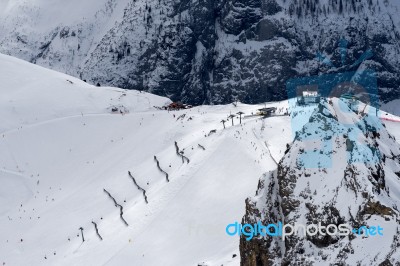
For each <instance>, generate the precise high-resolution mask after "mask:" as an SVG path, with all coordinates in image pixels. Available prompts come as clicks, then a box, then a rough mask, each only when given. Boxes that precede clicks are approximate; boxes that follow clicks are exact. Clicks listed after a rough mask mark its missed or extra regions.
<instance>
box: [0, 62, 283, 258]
mask: <svg viewBox="0 0 400 266" xmlns="http://www.w3.org/2000/svg"><path fill="white" fill-rule="evenodd" d="M0 80H1V81H2V82H1V85H0V101H1V104H0V117H1V118H2V123H1V125H0V183H1V186H0V199H1V200H0V226H1V228H2V229H1V230H0V239H1V248H0V263H5V264H4V265H174V266H176V265H197V264H199V263H203V262H204V263H205V265H221V264H224V265H239V261H240V259H239V238H231V237H229V236H227V235H226V233H225V226H226V225H227V224H228V223H230V222H231V221H233V220H238V219H240V218H241V216H242V215H243V213H244V211H245V205H244V200H245V198H246V197H248V196H249V195H251V194H252V192H253V191H254V187H255V186H256V185H257V182H258V179H259V178H260V176H261V175H262V174H263V173H264V172H265V171H268V170H273V169H274V168H275V167H276V166H275V163H274V160H273V159H272V158H273V157H275V160H279V158H280V157H281V156H282V155H283V152H284V147H285V145H286V143H289V142H290V139H291V130H290V123H289V120H290V118H289V117H288V116H277V117H274V118H271V119H269V120H268V121H266V120H260V119H259V118H258V117H252V116H251V113H252V112H253V113H255V112H256V111H257V108H260V107H263V106H264V105H262V106H251V105H243V104H239V105H238V106H237V107H235V106H234V105H226V106H201V107H196V108H193V109H189V110H183V111H174V112H172V111H171V112H168V111H164V110H158V109H156V108H154V107H153V106H163V105H164V104H166V103H169V102H170V101H169V100H168V99H166V98H162V97H159V96H155V95H151V94H148V93H140V92H138V91H126V90H121V89H117V88H97V87H94V86H91V85H88V84H86V83H84V82H82V81H80V80H78V79H75V78H73V77H70V76H67V75H64V74H60V73H57V72H54V71H51V70H47V69H44V68H41V67H39V66H36V65H32V64H30V63H27V62H24V61H21V60H19V59H15V58H11V57H9V56H5V55H0ZM269 105H271V104H267V106H269ZM273 105H274V106H277V107H278V108H279V109H278V111H279V112H278V113H281V114H283V113H284V112H285V111H286V108H287V103H285V102H282V103H275V104H273ZM113 108H117V109H118V111H117V112H113V111H112V109H113ZM119 111H123V113H122V114H121V113H120V112H119ZM238 111H243V112H244V113H245V116H246V115H248V117H243V118H242V126H241V125H240V124H239V123H240V119H239V118H238V117H237V118H235V119H234V121H232V120H230V121H227V122H226V124H225V126H226V129H223V125H222V123H221V122H220V121H221V120H222V119H226V117H227V116H228V115H229V114H230V113H237V112H238ZM232 122H233V123H234V126H232ZM213 130H215V133H213V132H214V131H213ZM276 132H279V133H280V134H276ZM264 140H267V143H268V145H269V146H270V150H271V152H272V157H271V155H270V154H269V153H268V149H267V146H266V145H265V143H264ZM175 141H176V142H177V144H178V146H179V149H180V151H183V152H184V155H185V156H187V157H188V158H189V160H190V162H189V163H188V162H186V161H185V162H182V158H181V157H180V156H178V155H177V153H176V147H175ZM199 144H200V145H201V146H202V147H204V150H203V148H201V147H200V146H199ZM154 156H156V157H157V160H158V161H159V163H160V167H161V168H162V169H163V170H164V171H166V172H167V173H168V179H169V182H167V178H166V176H165V175H164V174H163V173H162V172H160V170H159V169H158V168H157V163H156V161H155V158H154ZM128 171H130V173H131V175H132V177H133V178H134V179H135V182H136V183H137V185H138V186H139V187H141V188H143V189H144V190H145V191H146V197H147V200H148V204H146V202H145V199H144V196H143V193H142V191H141V190H139V189H138V188H137V187H136V185H135V183H134V182H133V180H132V178H131V176H130V175H129V174H128ZM104 189H105V190H106V191H107V192H108V193H110V195H111V196H112V197H114V198H115V200H116V202H117V203H118V204H120V205H121V206H122V207H123V215H122V218H123V219H124V220H125V221H126V223H127V224H128V226H127V225H126V224H125V223H124V221H123V220H122V219H121V217H120V209H119V207H116V206H115V203H114V202H113V200H112V199H111V198H110V197H109V195H108V194H107V193H106V192H105V191H104ZM92 222H94V223H96V224H97V227H98V231H99V234H100V236H101V237H102V239H103V240H102V241H101V240H100V238H99V237H98V236H97V235H96V231H95V226H94V224H93V223H92ZM80 227H82V228H83V234H84V238H85V242H83V243H82V240H81V236H80V230H79V228H80ZM233 254H236V255H237V256H236V257H235V258H232V257H233Z"/></svg>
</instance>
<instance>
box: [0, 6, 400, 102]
mask: <svg viewBox="0 0 400 266" xmlns="http://www.w3.org/2000/svg"><path fill="white" fill-rule="evenodd" d="M0 7H1V8H0V22H1V23H0V25H1V26H0V52H2V53H5V54H8V55H13V56H16V57H18V58H21V59H24V60H27V61H30V62H33V63H36V64H39V65H41V66H45V67H49V68H51V69H54V70H58V71H61V72H64V73H67V74H71V75H73V76H76V77H80V78H81V79H84V80H87V81H88V82H89V83H92V84H97V83H100V84H101V85H112V86H118V87H122V88H128V89H138V90H145V91H148V92H152V93H155V94H158V95H162V96H167V97H169V98H171V99H172V100H182V101H185V102H188V103H192V104H202V103H214V104H216V103H228V102H232V101H234V100H236V99H239V100H240V101H242V102H246V103H259V102H263V101H267V100H278V99H284V98H286V97H287V94H286V90H285V84H286V82H287V80H288V79H290V78H293V77H297V76H308V75H318V74H322V73H332V72H333V73H334V72H338V71H339V72H342V71H348V70H351V71H354V70H357V69H364V68H371V69H373V70H375V71H376V72H377V76H378V85H379V88H380V96H381V99H382V100H383V101H385V102H387V101H391V100H394V99H396V98H398V95H399V86H398V84H399V82H400V76H399V73H400V72H399V66H400V64H399V63H400V57H399V56H398V54H399V50H400V47H399V38H400V35H399V28H400V20H399V18H398V16H397V14H398V13H399V4H398V1H396V0H385V1H373V0H246V1H244V0H229V1H228V0H218V1H213V0H198V1H197V0H192V1H189V0H183V1H174V0H155V1H142V0H134V1H129V0H122V1H116V0H96V1H94V0H85V1H77V0H71V1H68V2H65V1H61V0H55V1H50V2H49V1H45V0H35V1H24V0H13V1H10V0H8V1H7V0H0ZM342 38H345V39H346V40H347V41H348V51H347V54H348V56H347V58H346V60H345V61H343V63H344V67H340V66H342V57H341V50H340V49H339V48H338V42H339V40H340V39H342ZM368 49H371V50H372V52H373V57H372V58H370V59H368V60H366V61H365V62H363V63H362V64H353V63H354V62H356V61H357V59H359V58H360V56H361V55H362V54H363V53H364V52H365V51H367V50H368ZM318 52H321V53H322V54H325V55H326V56H327V58H330V59H331V61H332V63H333V65H336V66H337V67H338V68H335V67H332V66H327V65H326V64H324V63H322V62H318V60H317V59H316V55H317V54H318Z"/></svg>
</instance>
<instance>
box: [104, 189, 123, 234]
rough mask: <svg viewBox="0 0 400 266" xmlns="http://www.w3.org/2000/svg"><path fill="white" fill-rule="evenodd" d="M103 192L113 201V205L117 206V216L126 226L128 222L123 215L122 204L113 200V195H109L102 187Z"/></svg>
mask: <svg viewBox="0 0 400 266" xmlns="http://www.w3.org/2000/svg"><path fill="white" fill-rule="evenodd" d="M103 190H104V192H105V193H107V195H108V196H109V197H110V198H111V199H112V200H113V201H114V204H115V207H119V216H120V217H121V220H122V221H123V222H124V224H125V225H126V226H129V224H128V223H127V222H126V221H125V219H124V217H123V215H124V207H122V205H120V204H118V202H117V201H116V200H115V198H114V197H113V196H111V194H110V192H108V191H107V190H106V189H105V188H104V189H103Z"/></svg>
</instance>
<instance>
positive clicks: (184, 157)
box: [175, 141, 190, 163]
mask: <svg viewBox="0 0 400 266" xmlns="http://www.w3.org/2000/svg"><path fill="white" fill-rule="evenodd" d="M175 149H176V154H177V155H178V156H180V157H181V158H182V163H185V160H186V161H187V163H189V162H190V160H189V158H188V157H186V156H185V155H183V154H182V153H181V151H180V150H179V146H178V142H176V141H175Z"/></svg>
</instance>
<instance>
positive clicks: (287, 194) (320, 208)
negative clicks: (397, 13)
mask: <svg viewBox="0 0 400 266" xmlns="http://www.w3.org/2000/svg"><path fill="white" fill-rule="evenodd" d="M292 115H293V114H292ZM399 177H400V146H399V144H398V143H397V142H396V141H395V139H394V138H393V137H392V136H391V135H390V134H389V133H388V132H387V131H386V128H385V127H384V126H383V125H382V124H381V122H380V121H379V119H377V118H376V117H375V116H374V115H373V114H372V113H370V114H363V113H362V112H360V109H359V108H356V107H355V106H353V104H351V103H350V102H348V101H346V100H339V99H333V100H330V101H328V102H324V103H322V104H320V105H319V107H318V108H317V110H316V111H315V112H314V113H313V115H312V116H311V118H310V119H309V122H308V123H307V124H306V125H305V126H304V127H303V129H302V130H301V131H299V132H298V133H297V134H296V138H295V140H294V142H293V143H292V144H291V145H290V146H288V149H287V151H286V154H285V156H284V157H283V159H282V160H281V161H280V162H279V165H278V168H277V170H276V171H274V172H271V173H267V174H265V176H263V177H262V178H261V179H260V182H259V186H258V189H257V193H256V196H254V197H253V198H249V199H248V200H247V201H246V215H245V216H244V217H243V220H242V223H243V224H246V223H249V224H255V223H258V222H261V223H262V224H264V225H268V224H277V223H278V222H283V223H284V224H292V225H294V224H296V223H300V224H303V225H310V224H315V225H317V224H318V223H321V225H322V226H327V225H329V224H333V225H336V226H339V225H340V224H348V225H350V226H351V228H355V229H358V228H360V227H361V226H367V227H371V226H378V225H380V226H381V227H382V228H384V231H383V236H371V235H370V236H365V234H361V235H357V234H354V233H350V235H348V236H339V235H328V234H325V235H323V234H321V233H317V234H315V235H307V236H306V237H304V235H303V233H302V232H303V231H300V233H299V234H297V235H292V236H288V237H286V238H285V240H282V239H281V238H280V237H272V236H265V237H263V236H257V237H255V238H253V239H252V240H250V241H247V240H246V237H245V236H242V237H241V241H240V251H241V259H242V261H241V265H243V266H262V265H263V266H264V265H398V262H399V261H400V250H399V246H400V242H399V238H398V234H399V232H400V227H399V211H398V210H399V207H400V206H399V199H400V192H399V188H400V178H399ZM378 242H379V248H378V249H377V248H376V247H377V243H378ZM373 247H375V248H373Z"/></svg>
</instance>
